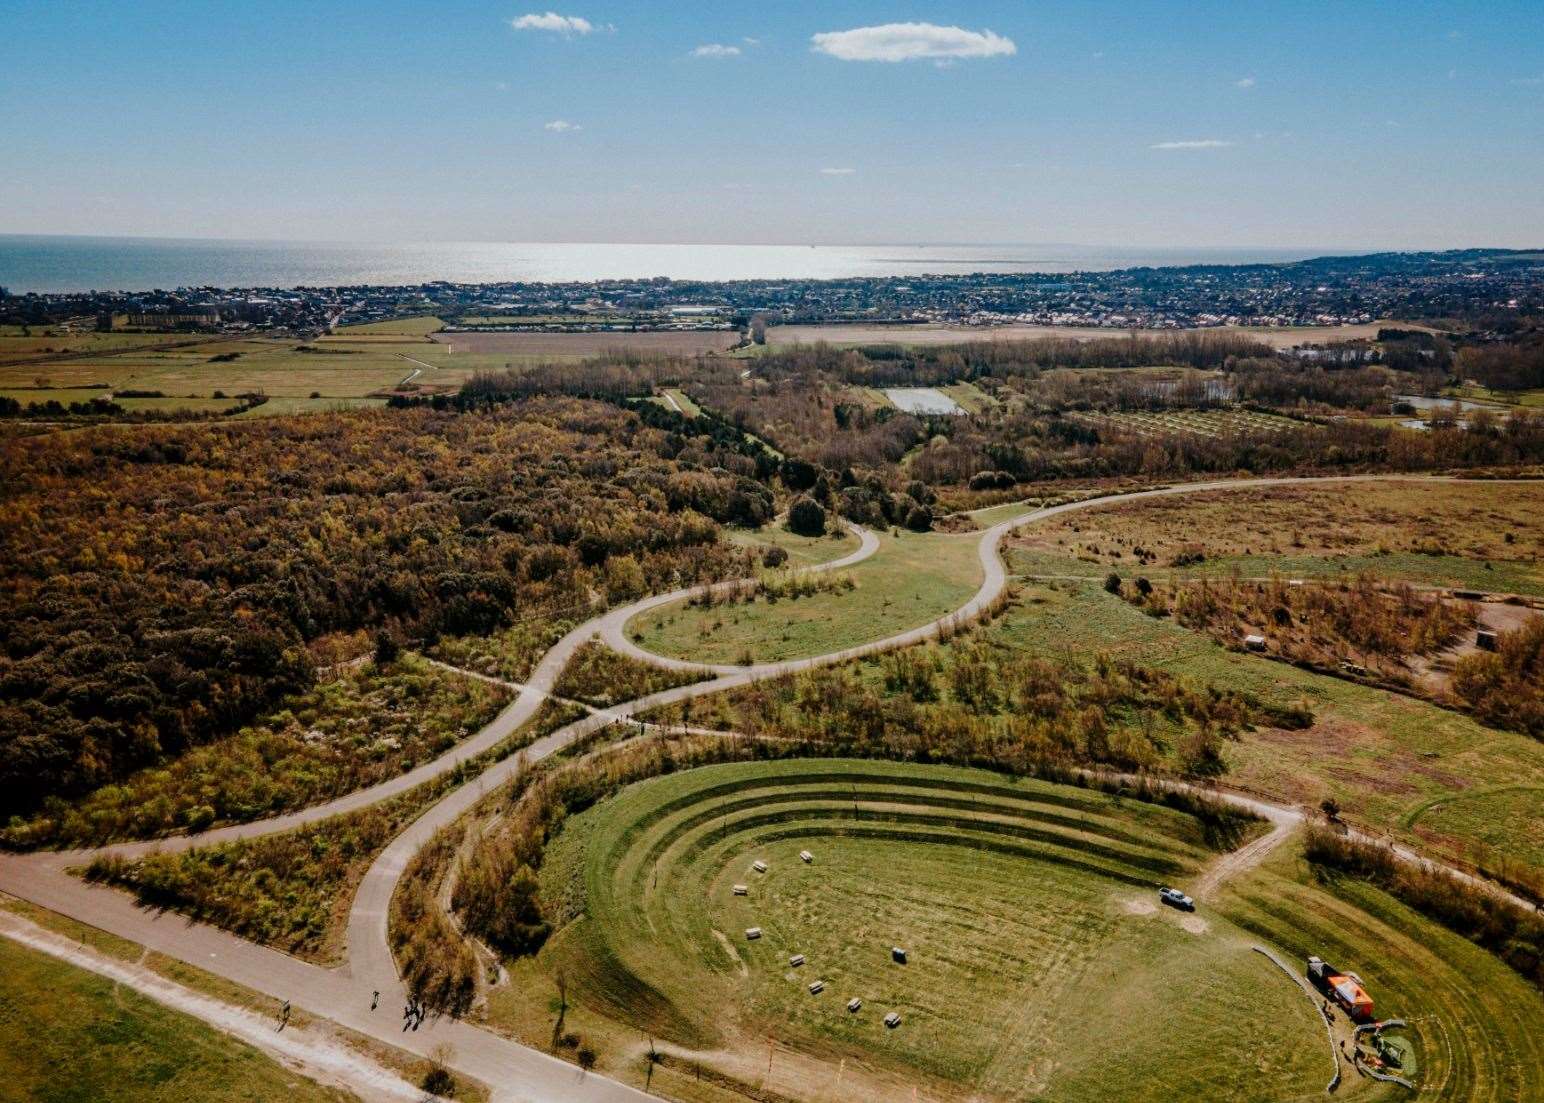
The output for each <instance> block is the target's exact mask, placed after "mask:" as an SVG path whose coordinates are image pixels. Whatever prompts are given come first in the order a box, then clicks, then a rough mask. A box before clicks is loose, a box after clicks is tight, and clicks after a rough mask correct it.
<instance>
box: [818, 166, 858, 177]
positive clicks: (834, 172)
mask: <svg viewBox="0 0 1544 1103" xmlns="http://www.w3.org/2000/svg"><path fill="white" fill-rule="evenodd" d="M857 171H858V170H857V169H845V168H843V169H821V170H820V175H822V176H851V175H852V174H853V173H855V172H857Z"/></svg>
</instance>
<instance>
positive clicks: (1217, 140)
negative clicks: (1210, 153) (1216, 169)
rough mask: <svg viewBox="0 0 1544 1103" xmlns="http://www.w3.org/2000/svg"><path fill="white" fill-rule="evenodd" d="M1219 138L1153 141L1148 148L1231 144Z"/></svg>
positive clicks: (1188, 147)
mask: <svg viewBox="0 0 1544 1103" xmlns="http://www.w3.org/2000/svg"><path fill="white" fill-rule="evenodd" d="M1232 144H1233V143H1232V142H1224V141H1223V140H1222V139H1220V138H1198V139H1194V140H1191V141H1186V142H1154V143H1153V144H1152V145H1151V146H1149V147H1148V148H1149V149H1224V148H1226V147H1227V146H1230V145H1232Z"/></svg>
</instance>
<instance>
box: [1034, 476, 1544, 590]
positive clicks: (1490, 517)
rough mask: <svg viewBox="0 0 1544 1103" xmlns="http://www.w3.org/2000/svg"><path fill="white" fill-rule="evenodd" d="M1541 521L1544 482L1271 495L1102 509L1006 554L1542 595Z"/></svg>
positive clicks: (1039, 528)
mask: <svg viewBox="0 0 1544 1103" xmlns="http://www.w3.org/2000/svg"><path fill="white" fill-rule="evenodd" d="M1540 516H1544V482H1533V483H1522V484H1518V483H1495V482H1485V481H1483V480H1475V481H1471V482H1461V483H1416V482H1376V483H1348V484H1344V485H1338V486H1337V485H1329V486H1301V487H1267V488H1261V489H1253V490H1222V491H1215V492H1203V493H1197V494H1187V495H1184V496H1181V497H1174V498H1153V499H1148V500H1146V501H1137V502H1126V503H1120V504H1114V505H1110V506H1107V507H1102V508H1096V509H1092V510H1088V511H1083V512H1079V513H1077V514H1074V515H1071V516H1067V517H1063V518H1057V519H1053V520H1051V521H1049V522H1047V523H1045V524H1040V525H1034V526H1031V527H1029V528H1027V529H1025V530H1024V531H1023V532H1022V533H1020V534H1019V535H1017V536H1015V537H1014V538H1013V539H1012V541H1011V546H1012V547H1013V548H1015V549H1018V554H1017V555H1016V556H1015V559H1014V561H1013V562H1014V566H1015V569H1017V570H1019V571H1022V572H1029V573H1035V572H1045V573H1050V571H1051V569H1052V568H1053V567H1054V568H1055V569H1057V570H1062V571H1066V570H1072V571H1086V572H1087V573H1094V572H1095V571H1097V570H1100V569H1109V568H1113V569H1115V570H1117V571H1120V572H1122V573H1126V572H1130V573H1132V574H1145V575H1147V576H1148V577H1150V578H1153V579H1157V578H1159V577H1164V576H1166V575H1167V574H1169V573H1171V572H1173V571H1174V570H1175V561H1176V559H1179V560H1180V561H1181V562H1182V563H1185V562H1186V561H1190V562H1188V564H1187V565H1186V566H1184V569H1183V572H1182V573H1186V574H1196V573H1213V572H1219V573H1227V572H1229V571H1232V570H1233V569H1234V568H1237V569H1238V570H1239V571H1240V572H1242V573H1243V574H1244V575H1246V576H1250V575H1265V574H1269V573H1270V572H1272V571H1278V572H1280V573H1281V574H1283V575H1287V576H1290V577H1299V576H1316V575H1326V574H1328V575H1338V574H1345V573H1351V574H1356V573H1361V572H1364V571H1365V572H1369V573H1371V574H1375V575H1378V576H1379V577H1383V578H1393V579H1403V580H1405V581H1408V582H1412V583H1428V584H1432V585H1456V586H1462V587H1472V588H1475V589H1481V590H1486V591H1503V592H1518V593H1526V594H1536V595H1544V566H1541V563H1544V526H1541V525H1540V524H1539V522H1538V519H1539V517H1540ZM1197 555H1200V556H1202V557H1204V558H1203V559H1201V560H1200V561H1195V557H1196V556H1197ZM1053 557H1054V558H1055V559H1058V560H1061V562H1059V563H1053V562H1052V558H1053ZM1067 559H1073V560H1076V561H1077V562H1078V563H1081V564H1083V565H1084V566H1082V567H1079V566H1077V565H1076V564H1072V565H1070V566H1069V564H1068V563H1066V562H1065V560H1067Z"/></svg>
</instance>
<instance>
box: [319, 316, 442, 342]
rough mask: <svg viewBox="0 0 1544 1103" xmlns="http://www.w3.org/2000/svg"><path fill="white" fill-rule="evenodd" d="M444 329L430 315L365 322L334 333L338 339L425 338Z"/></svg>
mask: <svg viewBox="0 0 1544 1103" xmlns="http://www.w3.org/2000/svg"><path fill="white" fill-rule="evenodd" d="M444 327H445V323H444V321H442V320H441V319H439V318H436V317H435V316H434V315H432V314H422V315H419V316H418V317H416V318H388V319H386V321H384V322H365V323H363V324H361V325H353V326H339V327H338V328H337V329H336V330H335V331H334V332H335V333H336V334H337V335H338V336H339V337H344V338H347V337H371V336H381V337H427V336H429V334H431V333H433V332H435V331H436V330H439V329H443V328H444Z"/></svg>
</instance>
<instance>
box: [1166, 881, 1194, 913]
mask: <svg viewBox="0 0 1544 1103" xmlns="http://www.w3.org/2000/svg"><path fill="white" fill-rule="evenodd" d="M1158 899H1160V900H1162V901H1163V902H1164V903H1165V904H1167V905H1169V907H1171V908H1178V909H1179V910H1180V911H1185V912H1193V911H1195V910H1196V902H1195V901H1194V900H1192V899H1190V897H1188V896H1186V895H1185V894H1184V893H1182V892H1180V891H1179V889H1171V888H1169V887H1168V886H1164V887H1163V888H1160V889H1159V890H1158Z"/></svg>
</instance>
